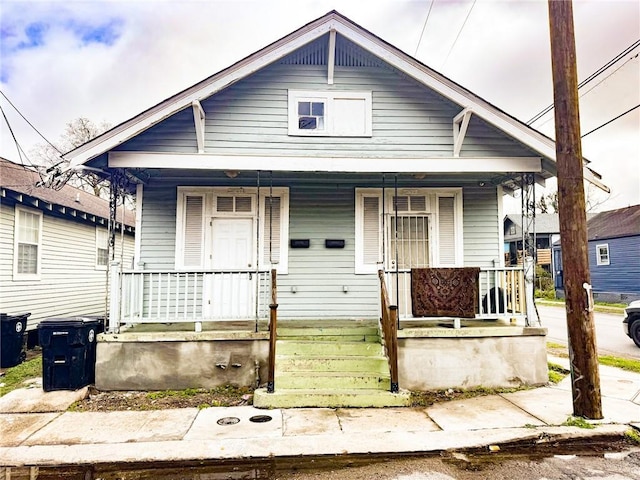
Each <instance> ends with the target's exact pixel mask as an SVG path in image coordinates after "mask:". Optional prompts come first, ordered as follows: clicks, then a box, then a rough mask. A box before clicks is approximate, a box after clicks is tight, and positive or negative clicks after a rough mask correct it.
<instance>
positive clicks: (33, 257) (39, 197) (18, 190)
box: [0, 159, 135, 331]
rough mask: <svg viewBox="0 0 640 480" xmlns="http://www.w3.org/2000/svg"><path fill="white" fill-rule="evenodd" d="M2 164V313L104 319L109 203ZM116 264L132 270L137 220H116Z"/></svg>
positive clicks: (35, 318)
mask: <svg viewBox="0 0 640 480" xmlns="http://www.w3.org/2000/svg"><path fill="white" fill-rule="evenodd" d="M40 181H41V178H40V176H39V175H38V173H37V172H36V171H35V170H33V169H30V168H27V167H25V166H22V165H18V164H16V163H12V162H10V161H8V160H5V159H0V312H2V313H7V314H10V315H14V314H19V313H27V312H29V313H31V316H30V317H29V320H28V324H27V330H28V331H34V330H35V328H36V327H37V325H38V323H39V322H40V321H41V320H43V319H45V318H52V317H60V318H64V317H71V316H76V315H102V316H104V314H105V305H106V292H107V288H106V286H107V270H108V265H109V260H110V259H109V250H108V228H107V227H108V222H109V202H108V201H106V200H103V199H101V198H98V197H96V196H94V195H91V194H89V193H87V192H85V191H83V190H80V189H78V188H75V187H71V186H66V185H65V186H63V187H62V188H60V189H58V190H54V189H51V188H45V187H41V186H37V184H38V182H40ZM118 214H119V215H118V220H117V221H118V225H117V226H116V228H117V229H118V231H119V232H118V235H117V237H116V242H115V246H116V249H115V258H117V259H123V261H124V262H125V263H126V264H128V265H131V263H132V259H133V251H134V225H135V216H134V214H133V213H132V212H130V211H126V212H125V228H124V234H123V235H121V234H120V232H121V228H120V226H121V224H120V222H121V218H122V214H121V212H120V211H119V212H118Z"/></svg>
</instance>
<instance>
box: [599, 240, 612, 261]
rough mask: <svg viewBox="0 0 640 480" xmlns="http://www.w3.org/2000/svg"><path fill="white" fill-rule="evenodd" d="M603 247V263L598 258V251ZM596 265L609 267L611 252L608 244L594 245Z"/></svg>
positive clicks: (600, 258)
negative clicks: (604, 253)
mask: <svg viewBox="0 0 640 480" xmlns="http://www.w3.org/2000/svg"><path fill="white" fill-rule="evenodd" d="M603 247H604V248H606V249H607V260H606V261H604V260H603V259H602V257H601V256H600V249H601V248H603ZM596 265H611V251H610V250H609V244H608V243H601V244H600V245H596Z"/></svg>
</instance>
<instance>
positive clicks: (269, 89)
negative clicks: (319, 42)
mask: <svg viewBox="0 0 640 480" xmlns="http://www.w3.org/2000/svg"><path fill="white" fill-rule="evenodd" d="M334 79H335V80H334V85H327V83H326V67H322V66H313V65H281V64H278V65H271V66H269V67H267V68H264V69H263V70H261V71H259V72H257V73H255V74H253V75H251V76H250V77H247V78H245V79H243V80H241V81H239V82H237V83H235V84H234V85H232V86H230V87H228V88H227V89H226V90H224V91H222V92H219V93H218V94H216V95H214V96H212V97H210V98H208V99H204V100H202V102H201V103H202V107H203V108H204V110H205V112H206V123H205V151H206V152H207V153H212V154H240V155H241V154H244V155H262V154H267V155H283V156H286V155H296V156H305V155H306V156H314V155H323V156H327V155H329V156H331V155H337V156H352V157H353V156H355V157H376V156H378V157H389V156H392V157H393V156H397V157H438V156H442V157H450V156H452V155H453V133H452V121H453V117H454V116H455V115H457V114H458V113H459V112H460V111H461V110H462V107H460V106H458V105H455V104H453V103H452V102H450V101H448V100H446V99H444V98H443V97H441V96H439V95H437V94H435V93H434V92H432V91H430V90H428V89H426V88H425V87H423V86H421V85H420V84H418V83H417V82H416V81H414V80H412V79H410V78H408V77H406V76H405V75H403V74H400V73H399V72H397V71H395V70H393V69H391V68H389V67H336V69H335V77H334ZM289 89H292V90H353V91H371V92H372V104H373V111H372V115H373V135H372V137H370V138H369V137H362V138H354V137H313V138H310V137H304V136H289V135H288V134H287V132H288V124H287V115H288V108H287V92H288V90H289ZM117 150H129V151H155V152H182V153H189V152H196V151H197V147H196V140H195V130H194V123H193V114H192V110H191V107H189V108H186V109H185V110H183V111H181V112H179V113H177V114H175V115H173V116H172V117H170V118H169V119H167V120H165V121H164V122H163V123H161V124H159V125H157V126H155V127H152V128H151V129H149V130H147V131H146V132H144V133H142V134H140V135H139V136H138V137H136V138H134V139H132V140H130V141H128V142H125V143H124V144H123V145H121V146H119V147H118V148H117ZM532 155H533V156H535V154H534V153H533V152H532V151H531V150H530V149H528V148H525V147H524V146H522V145H520V144H518V143H517V142H515V141H513V140H512V139H510V138H509V137H507V136H506V135H504V134H502V133H501V132H498V131H497V130H496V129H495V128H493V127H491V126H489V125H488V124H486V123H484V122H483V121H482V120H480V119H479V118H478V117H472V119H471V122H470V125H469V129H468V131H467V135H466V138H465V141H464V144H463V147H462V151H461V156H463V157H464V156H532Z"/></svg>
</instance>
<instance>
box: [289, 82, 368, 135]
mask: <svg viewBox="0 0 640 480" xmlns="http://www.w3.org/2000/svg"><path fill="white" fill-rule="evenodd" d="M349 98H351V99H358V100H364V102H365V118H364V124H365V130H364V132H362V133H344V132H342V133H341V132H338V131H336V128H335V126H334V117H333V116H332V115H333V113H332V112H333V110H334V105H333V104H334V101H335V100H336V99H349ZM299 101H312V102H313V101H316V102H317V101H323V102H324V124H325V128H324V129H323V130H305V129H300V128H298V102H299ZM288 102H289V135H296V136H305V137H371V135H372V131H373V127H372V123H373V114H372V101H371V92H365V91H349V90H344V91H334V90H327V91H309V90H289V96H288Z"/></svg>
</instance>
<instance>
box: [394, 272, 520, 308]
mask: <svg viewBox="0 0 640 480" xmlns="http://www.w3.org/2000/svg"><path fill="white" fill-rule="evenodd" d="M384 276H385V280H386V284H387V285H388V286H389V292H390V297H391V302H394V303H396V304H397V305H398V314H399V317H400V318H401V319H402V318H411V270H410V269H403V270H398V272H397V274H396V272H395V271H387V272H385V274H384ZM478 293H479V295H478V306H477V312H478V313H477V314H476V318H478V319H496V318H510V319H515V320H525V319H526V317H527V305H526V300H525V297H526V295H525V277H524V269H523V268H522V267H481V268H480V276H479V279H478Z"/></svg>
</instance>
